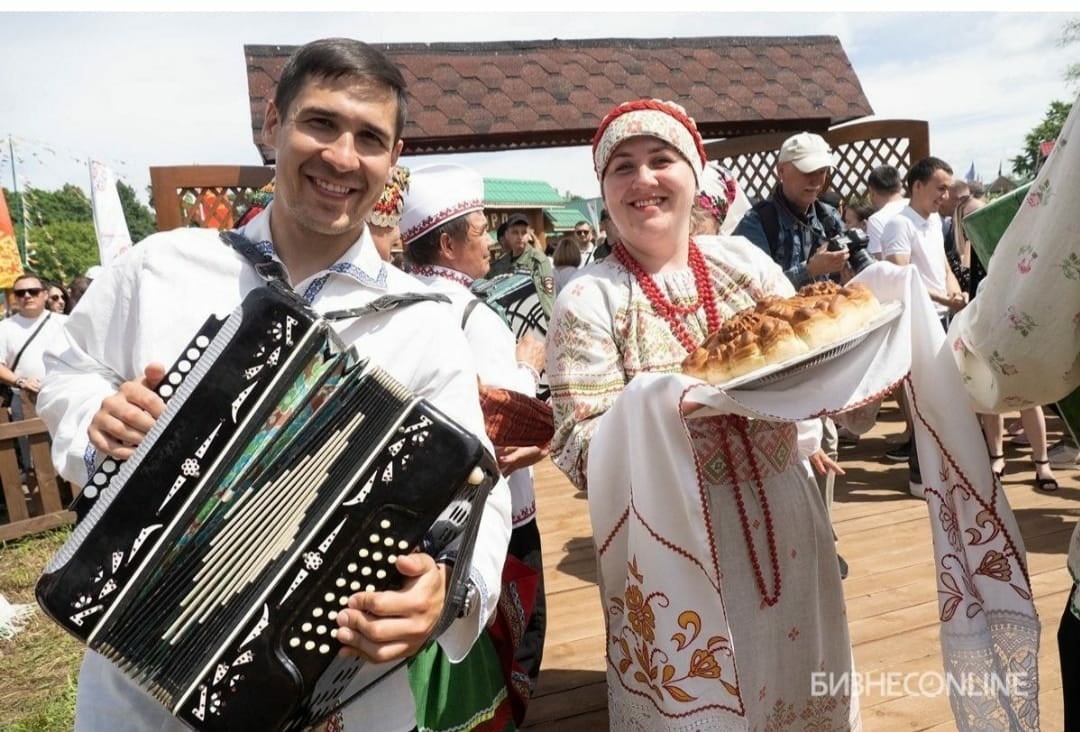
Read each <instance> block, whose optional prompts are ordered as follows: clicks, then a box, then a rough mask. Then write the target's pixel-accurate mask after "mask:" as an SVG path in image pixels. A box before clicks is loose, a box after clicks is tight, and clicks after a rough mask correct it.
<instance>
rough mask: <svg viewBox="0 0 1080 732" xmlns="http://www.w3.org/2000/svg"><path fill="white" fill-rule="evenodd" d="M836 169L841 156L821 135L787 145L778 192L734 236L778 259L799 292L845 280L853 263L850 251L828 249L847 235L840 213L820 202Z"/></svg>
mask: <svg viewBox="0 0 1080 732" xmlns="http://www.w3.org/2000/svg"><path fill="white" fill-rule="evenodd" d="M834 165H836V156H835V155H833V152H832V150H831V149H830V148H829V143H827V142H825V140H824V138H822V137H821V136H820V135H815V134H813V133H811V132H800V133H799V134H797V135H793V136H791V137H789V138H788V139H786V140H784V144H783V145H781V146H780V156H779V159H778V161H777V163H776V177H777V181H778V182H777V184H776V187H775V188H773V190H772V193H770V194H769V197H768V198H766V199H765V200H763V201H759V202H758V203H756V204H754V206H753V207H752V208H751V209H750V210H749V211H747V212H746V215H745V216H743V218H742V220H741V221H740V222H739V225H738V226H737V227H735V231H734V232H733V233H734V235H735V236H745V237H746V238H747V239H749V240H750V241H752V242H753V243H754V245H755V246H756V247H757V248H758V249H761V250H762V251H764V252H765V253H767V254H768V255H769V256H770V257H772V259H773V261H774V262H776V263H777V264H779V265H780V267H781V268H783V270H784V274H786V275H787V278H788V279H789V280H791V284H792V285H794V286H795V287H796V288H799V287H802V286H803V285H806V284H809V283H810V282H813V281H814V280H816V279H819V278H821V277H825V276H832V275H836V276H839V274H840V272H841V271H842V270H843V268H844V264H845V263H846V262H847V258H848V255H847V252H846V251H829V250H828V248H827V247H826V246H825V243H826V242H827V241H828V240H829V239H832V238H835V237H837V236H840V235H842V234H843V232H844V222H843V220H842V219H841V218H840V213H839V212H838V211H837V210H836V209H835V208H833V207H832V206H830V205H828V204H827V203H824V202H822V201H819V200H818V195H819V194H820V193H821V191H822V190H823V189H824V188H825V181H826V180H827V179H828V175H829V171H830V170H831V169H832V168H833V166H834Z"/></svg>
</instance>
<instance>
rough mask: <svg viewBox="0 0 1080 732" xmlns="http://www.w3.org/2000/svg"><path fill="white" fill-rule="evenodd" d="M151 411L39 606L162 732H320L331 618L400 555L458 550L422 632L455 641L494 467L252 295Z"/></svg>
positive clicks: (368, 371)
mask: <svg viewBox="0 0 1080 732" xmlns="http://www.w3.org/2000/svg"><path fill="white" fill-rule="evenodd" d="M158 393H159V394H160V395H161V396H162V397H163V398H164V399H165V400H166V408H165V411H164V413H163V414H162V416H161V417H160V418H159V419H158V420H157V421H156V422H155V424H154V427H153V428H152V429H151V431H150V432H149V433H148V434H147V435H146V437H145V439H144V441H143V442H142V444H141V445H140V446H139V447H138V449H137V450H136V451H135V453H134V455H133V456H132V457H131V458H130V459H129V460H127V461H124V462H118V461H115V460H112V459H106V460H105V461H104V462H103V463H102V464H101V466H100V468H99V469H98V470H97V471H96V472H95V474H94V475H93V476H92V477H91V479H90V480H89V481H88V483H87V485H86V486H85V487H84V489H83V495H82V497H81V499H80V500H81V502H82V504H83V507H84V508H85V507H86V506H87V505H89V509H88V510H87V511H86V514H85V518H84V519H83V520H82V521H81V522H80V523H79V524H78V525H77V526H76V528H75V530H74V532H73V534H72V536H71V538H70V539H69V540H68V541H67V543H66V544H65V545H64V546H63V547H62V548H61V550H60V551H59V553H58V554H57V556H56V557H55V558H54V559H53V560H52V561H51V562H50V564H49V566H48V567H47V568H46V571H45V573H44V574H43V576H42V577H41V579H40V580H39V582H38V585H37V599H38V603H39V604H40V605H41V607H42V608H43V609H44V610H45V612H47V613H48V614H49V615H50V616H51V617H52V618H53V619H54V620H55V621H56V622H57V623H59V624H60V625H62V626H63V627H64V628H66V629H67V630H68V631H69V632H71V633H72V634H74V635H75V636H76V637H78V638H80V639H81V640H82V641H84V642H85V643H86V644H87V645H88V646H89V647H90V648H92V649H94V650H96V651H98V652H99V653H102V654H103V655H104V656H106V657H107V658H109V659H110V660H111V661H112V662H114V663H115V664H116V665H117V666H119V668H120V669H121V670H122V671H123V672H124V673H125V674H126V675H127V676H128V677H129V678H131V679H133V680H134V681H135V682H136V683H137V684H139V686H141V687H142V688H143V689H145V690H146V691H147V692H148V693H150V694H151V695H152V696H153V697H154V698H156V699H157V700H158V701H159V702H160V703H161V704H162V705H163V706H164V707H165V708H166V709H168V710H169V711H170V712H171V713H172V714H173V715H175V716H176V717H178V718H179V719H181V720H182V721H184V722H185V723H186V724H188V725H189V726H191V727H193V728H195V729H199V730H238V729H251V730H277V729H287V730H291V729H302V728H305V727H307V726H309V725H311V724H313V723H316V722H318V721H319V720H321V719H323V718H325V717H326V716H327V715H328V714H330V713H331V712H333V711H334V709H335V708H336V706H337V704H338V698H339V695H340V694H341V693H342V692H343V691H344V690H345V688H346V687H347V686H348V684H349V682H350V681H351V680H352V679H353V677H354V676H355V675H356V672H357V671H358V670H359V667H360V662H359V661H357V660H355V659H351V658H344V657H339V655H338V651H339V649H340V644H338V643H337V642H336V641H335V640H334V637H333V636H334V633H333V631H334V629H335V628H336V627H337V624H336V622H335V618H336V616H337V613H338V612H339V611H340V610H341V609H342V608H343V607H344V606H345V604H346V602H347V599H348V597H349V596H350V595H351V594H353V593H355V592H358V591H362V590H365V591H379V590H386V589H393V588H395V587H398V586H400V584H401V579H402V578H401V575H400V574H399V573H398V572H397V571H396V570H395V567H394V564H395V561H396V560H397V557H399V556H401V555H403V554H406V553H408V552H412V551H414V550H417V549H421V550H423V551H427V552H428V553H430V554H433V555H436V554H439V553H440V552H447V553H453V552H454V551H456V550H459V549H460V555H459V557H458V562H457V563H456V564H455V566H454V570H453V574H452V578H451V587H450V593H449V594H448V596H447V603H446V610H445V611H444V613H443V617H441V618H440V620H439V623H438V624H437V626H436V631H435V632H436V633H438V632H441V630H443V629H445V627H446V626H447V625H448V624H449V623H450V622H452V620H453V618H454V616H455V615H456V604H457V600H458V599H459V598H460V597H463V595H464V587H465V581H464V580H465V577H466V576H467V572H468V564H469V558H471V546H472V541H473V540H474V539H475V536H476V531H477V528H478V525H479V521H480V514H481V513H482V508H483V503H484V500H485V498H486V496H487V494H488V492H489V491H490V490H491V487H492V486H493V485H494V482H495V481H496V480H498V468H497V465H496V463H495V462H494V460H493V458H492V457H491V455H490V454H489V453H488V452H487V450H485V449H484V447H483V445H482V444H481V442H480V441H479V440H478V439H477V438H476V437H475V436H474V435H473V434H471V433H470V432H468V431H466V430H464V429H462V428H461V427H459V426H458V425H456V424H455V423H454V422H453V421H452V420H451V419H449V418H448V417H447V416H445V415H443V414H442V413H440V412H439V410H437V409H436V408H434V407H433V406H432V405H431V404H429V403H428V402H426V401H424V400H423V399H419V398H417V397H415V396H414V395H413V394H411V393H410V392H409V391H408V390H407V389H405V388H404V387H403V386H401V385H400V384H398V383H396V382H395V381H394V380H393V379H392V378H390V377H389V376H388V375H387V374H386V373H385V372H384V371H382V370H381V369H379V368H377V367H375V366H373V365H371V364H370V363H369V362H367V361H366V360H364V359H361V358H359V357H358V356H357V354H356V351H354V350H353V349H344V348H342V347H341V344H340V342H339V341H338V340H337V337H336V335H335V334H334V332H333V330H332V329H331V327H330V325H329V323H328V321H327V320H325V319H323V318H320V317H319V316H318V315H317V314H316V313H314V312H313V311H311V310H310V309H308V308H307V307H306V306H304V305H303V304H302V303H301V302H300V301H299V300H297V299H296V297H295V295H294V294H293V293H291V292H290V291H288V290H286V289H285V288H281V287H277V286H269V287H263V288H259V289H257V290H254V291H253V292H252V293H251V294H249V295H248V296H247V297H246V298H245V299H244V301H243V303H242V304H241V305H240V307H239V308H237V310H236V311H235V312H233V313H232V314H231V315H230V316H229V317H228V318H226V319H225V320H221V319H217V318H211V319H210V320H208V321H207V324H206V325H205V326H204V327H203V329H202V330H201V331H200V332H199V333H198V334H197V335H196V337H195V338H194V340H192V341H191V343H190V345H189V346H188V347H187V348H186V349H185V351H184V353H183V354H182V355H181V357H180V359H179V360H178V361H177V362H176V363H175V364H173V366H172V367H171V368H170V370H169V372H168V373H167V374H166V378H165V381H164V382H163V383H162V384H161V385H160V386H159V387H158ZM433 635H434V634H433Z"/></svg>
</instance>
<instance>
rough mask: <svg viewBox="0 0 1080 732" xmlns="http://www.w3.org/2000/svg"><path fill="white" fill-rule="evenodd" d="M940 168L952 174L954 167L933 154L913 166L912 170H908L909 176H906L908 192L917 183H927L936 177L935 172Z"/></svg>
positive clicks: (905, 182) (905, 181)
mask: <svg viewBox="0 0 1080 732" xmlns="http://www.w3.org/2000/svg"><path fill="white" fill-rule="evenodd" d="M939 170H944V171H945V172H946V173H948V174H949V175H952V168H950V167H949V164H948V163H946V162H945V161H944V160H942V159H941V158H935V157H934V156H933V155H931V156H930V157H928V158H923V159H922V160H920V161H919V162H917V163H915V164H914V165H912V166H911V170H909V171H908V174H907V177H906V178H904V184H905V185H906V186H907V189H908V193H910V192H911V190H912V188H913V187H914V186H915V184H916V183H925V182H926V181H928V180H930V179H931V178H933V177H934V173H936V172H937V171H939Z"/></svg>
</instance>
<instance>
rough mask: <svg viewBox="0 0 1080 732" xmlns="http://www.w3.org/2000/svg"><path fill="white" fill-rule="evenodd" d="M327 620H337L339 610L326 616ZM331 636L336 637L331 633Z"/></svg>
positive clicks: (332, 611)
mask: <svg viewBox="0 0 1080 732" xmlns="http://www.w3.org/2000/svg"><path fill="white" fill-rule="evenodd" d="M326 619H327V620H337V610H331V611H330V612H328V613H327V614H326ZM331 635H334V633H333V632H331Z"/></svg>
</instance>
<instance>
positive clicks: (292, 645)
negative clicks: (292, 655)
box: [289, 638, 300, 648]
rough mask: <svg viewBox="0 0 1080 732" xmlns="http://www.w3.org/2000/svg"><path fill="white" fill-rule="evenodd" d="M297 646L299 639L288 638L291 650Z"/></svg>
mask: <svg viewBox="0 0 1080 732" xmlns="http://www.w3.org/2000/svg"><path fill="white" fill-rule="evenodd" d="M299 645H300V639H299V638H290V639H289V646H291V647H292V648H296V647H297V646H299Z"/></svg>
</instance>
